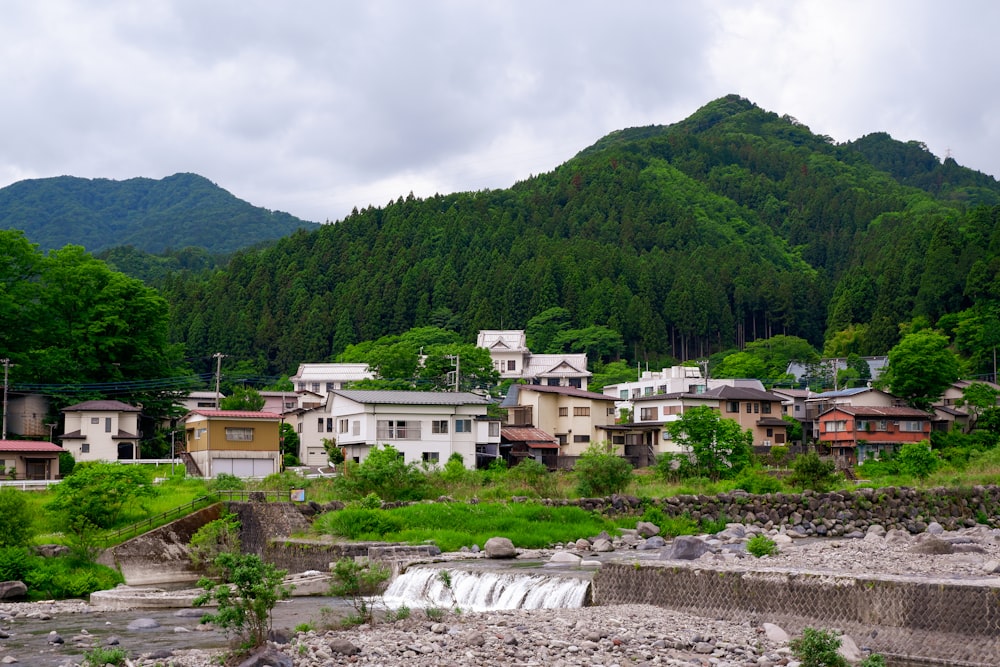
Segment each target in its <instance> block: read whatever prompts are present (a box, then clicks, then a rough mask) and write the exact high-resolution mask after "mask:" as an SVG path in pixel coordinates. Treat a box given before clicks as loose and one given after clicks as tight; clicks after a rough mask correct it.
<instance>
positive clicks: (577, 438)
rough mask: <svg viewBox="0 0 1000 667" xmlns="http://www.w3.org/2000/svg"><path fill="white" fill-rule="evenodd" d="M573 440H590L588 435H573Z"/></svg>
mask: <svg viewBox="0 0 1000 667" xmlns="http://www.w3.org/2000/svg"><path fill="white" fill-rule="evenodd" d="M573 442H590V436H589V435H574V436H573Z"/></svg>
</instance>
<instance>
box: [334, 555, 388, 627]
mask: <svg viewBox="0 0 1000 667" xmlns="http://www.w3.org/2000/svg"><path fill="white" fill-rule="evenodd" d="M330 575H331V577H332V579H331V581H330V595H333V596H335V597H340V598H346V599H347V601H348V603H349V604H350V605H351V606H352V607H353V608H354V611H355V614H356V615H355V616H354V617H351V618H348V619H347V623H349V624H351V625H357V624H361V623H371V622H372V621H373V620H374V607H373V604H372V601H371V598H372V597H373V596H374V595H376V594H380V593H381V592H382V590H383V585H384V584H385V582H386V581H388V580H389V577H390V576H391V575H392V572H391V571H390V570H389V567H388V566H387V565H385V564H384V563H378V562H376V561H371V560H368V559H367V558H363V559H360V560H354V559H353V558H341V559H340V560H338V561H337V562H336V563H335V564H334V566H333V570H331V572H330Z"/></svg>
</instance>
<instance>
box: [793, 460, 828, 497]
mask: <svg viewBox="0 0 1000 667" xmlns="http://www.w3.org/2000/svg"><path fill="white" fill-rule="evenodd" d="M836 480H837V466H836V464H834V462H833V461H824V460H822V459H820V457H819V455H818V454H816V453H815V452H809V453H808V454H803V455H801V456H799V457H798V458H796V459H795V461H794V462H793V463H792V474H791V476H790V477H789V478H788V483H789V484H790V485H791V486H797V487H800V488H802V489H812V490H814V491H820V492H822V491H826V490H827V489H828V488H830V487H831V486H833V484H834V482H835V481H836Z"/></svg>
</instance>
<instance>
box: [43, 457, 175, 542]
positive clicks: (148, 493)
mask: <svg viewBox="0 0 1000 667" xmlns="http://www.w3.org/2000/svg"><path fill="white" fill-rule="evenodd" d="M52 495H53V499H52V500H51V501H49V503H48V505H47V507H48V508H49V509H50V510H54V511H56V512H59V513H61V515H62V517H61V518H62V519H63V523H64V524H68V523H70V522H72V521H73V520H74V519H75V518H76V517H83V518H84V519H86V520H87V521H89V522H90V523H92V524H94V525H95V526H97V527H98V528H110V527H112V526H114V525H115V524H116V523H117V522H118V520H119V519H120V518H121V516H122V512H123V511H124V510H125V508H126V507H127V506H129V505H130V504H132V503H134V502H138V501H140V500H142V499H145V498H150V497H152V496H154V495H156V490H155V489H154V488H153V481H152V479H151V478H150V474H149V472H148V471H147V470H146V469H145V467H144V466H137V465H122V464H120V463H103V462H97V463H91V462H87V463H80V464H78V465H77V466H76V469H75V470H74V471H73V474H72V475H70V476H69V477H67V478H65V479H64V480H62V482H60V483H59V484H57V485H56V486H54V487H52Z"/></svg>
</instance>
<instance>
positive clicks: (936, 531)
mask: <svg viewBox="0 0 1000 667" xmlns="http://www.w3.org/2000/svg"><path fill="white" fill-rule="evenodd" d="M927 532H928V533H930V534H931V535H940V534H941V533H943V532H944V528H943V527H942V526H941V524H939V523H938V522H937V521H931V522H930V523H929V524H927Z"/></svg>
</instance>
